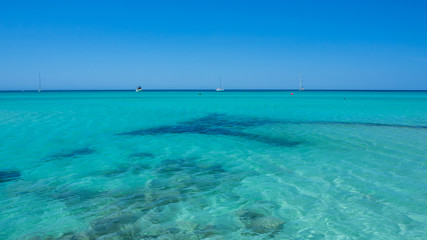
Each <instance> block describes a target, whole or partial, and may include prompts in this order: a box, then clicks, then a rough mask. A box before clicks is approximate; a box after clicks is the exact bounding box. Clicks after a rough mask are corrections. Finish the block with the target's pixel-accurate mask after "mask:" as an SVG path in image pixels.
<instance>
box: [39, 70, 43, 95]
mask: <svg viewBox="0 0 427 240" xmlns="http://www.w3.org/2000/svg"><path fill="white" fill-rule="evenodd" d="M41 91H42V79H41V77H40V73H39V92H41Z"/></svg>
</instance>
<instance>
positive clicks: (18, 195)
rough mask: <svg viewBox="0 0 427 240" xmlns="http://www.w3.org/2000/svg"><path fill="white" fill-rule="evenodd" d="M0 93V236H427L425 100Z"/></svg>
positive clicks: (366, 95) (424, 96)
mask: <svg viewBox="0 0 427 240" xmlns="http://www.w3.org/2000/svg"><path fill="white" fill-rule="evenodd" d="M289 93H290V92H227V91H226V92H221V93H217V92H201V95H199V92H142V93H135V92H42V93H35V92H34V93H6V92H4V93H0V139H1V142H0V209H1V212H0V239H424V237H425V236H426V235H427V224H426V223H427V165H426V163H427V158H426V156H427V92H307V91H306V92H301V93H300V92H296V93H295V95H293V96H291V95H290V94H289Z"/></svg>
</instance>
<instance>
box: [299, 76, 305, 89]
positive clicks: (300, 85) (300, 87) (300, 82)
mask: <svg viewBox="0 0 427 240" xmlns="http://www.w3.org/2000/svg"><path fill="white" fill-rule="evenodd" d="M299 90H300V91H304V87H303V86H302V74H301V73H300V74H299Z"/></svg>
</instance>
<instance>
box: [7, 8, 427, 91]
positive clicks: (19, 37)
mask: <svg viewBox="0 0 427 240" xmlns="http://www.w3.org/2000/svg"><path fill="white" fill-rule="evenodd" d="M39 72H41V75H42V81H43V88H44V89H133V88H135V87H136V86H137V85H139V84H141V85H142V86H143V88H146V89H150V88H151V89H175V88H181V89H196V88H199V89H200V88H216V87H218V79H219V76H220V75H222V79H223V85H224V87H225V88H226V89H227V88H228V89H231V88H246V89H256V88H258V89H259V88H268V89H277V88H281V89H283V88H285V89H289V88H297V87H298V78H299V72H302V73H303V77H304V83H305V87H306V88H307V89H415V90H421V89H424V90H425V89H427V3H426V2H425V1H342V0H340V1H266V0H265V1H249V0H247V1H19V0H16V1H15V0H14V1H11V0H1V1H0V89H1V90H6V89H9V90H21V89H36V88H37V85H38V73H39Z"/></svg>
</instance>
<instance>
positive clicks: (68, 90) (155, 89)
mask: <svg viewBox="0 0 427 240" xmlns="http://www.w3.org/2000/svg"><path fill="white" fill-rule="evenodd" d="M38 91H39V90H37V89H23V90H3V89H0V92H38ZM41 91H42V92H89V91H90V92H96V91H99V92H102V91H104V92H108V91H110V92H128V91H135V89H47V90H43V89H42V90H41ZM144 91H147V92H150V91H153V92H154V91H210V92H214V91H216V90H215V89H211V88H208V89H204V88H200V89H198V88H188V89H162V88H152V89H143V92H144ZM227 91H228V92H233V91H277V92H280V91H297V92H305V91H307V92H310V91H359V92H363V91H366V92H426V91H427V89H420V90H416V89H304V90H303V91H300V90H299V89H286V88H283V89H269V88H254V89H245V88H230V89H226V90H225V91H224V92H227Z"/></svg>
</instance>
